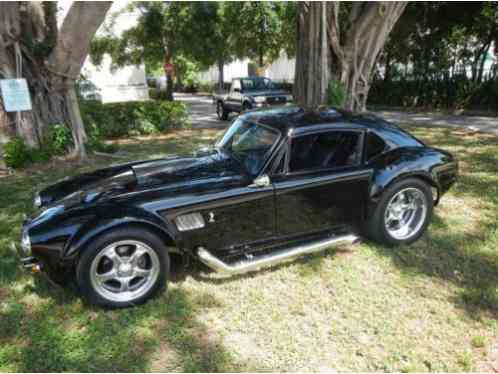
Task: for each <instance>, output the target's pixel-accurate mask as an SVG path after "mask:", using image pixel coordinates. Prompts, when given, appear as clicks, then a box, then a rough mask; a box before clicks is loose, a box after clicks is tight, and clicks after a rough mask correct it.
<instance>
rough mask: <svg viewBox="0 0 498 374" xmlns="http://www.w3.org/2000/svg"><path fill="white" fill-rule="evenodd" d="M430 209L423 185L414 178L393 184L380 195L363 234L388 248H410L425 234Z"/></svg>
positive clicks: (429, 194) (429, 193)
mask: <svg viewBox="0 0 498 374" xmlns="http://www.w3.org/2000/svg"><path fill="white" fill-rule="evenodd" d="M433 205H434V202H433V200H432V191H431V187H430V186H429V185H428V184H427V183H425V182H423V181H422V180H420V179H417V178H407V179H403V180H400V181H398V182H395V183H394V184H393V185H391V186H390V187H388V188H387V189H386V190H385V191H384V192H383V193H382V196H381V198H380V201H379V203H378V204H377V206H376V207H375V210H374V212H373V214H372V215H371V216H370V218H369V219H368V220H367V222H366V225H365V231H366V234H367V236H369V237H370V238H371V239H373V240H375V241H377V242H379V243H382V244H385V245H388V246H396V245H401V244H411V243H413V242H415V241H416V240H418V239H419V238H420V237H421V236H422V235H423V234H424V232H425V231H426V229H427V226H428V225H429V223H430V220H431V217H432V210H433Z"/></svg>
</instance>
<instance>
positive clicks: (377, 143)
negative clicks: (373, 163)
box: [365, 131, 387, 162]
mask: <svg viewBox="0 0 498 374" xmlns="http://www.w3.org/2000/svg"><path fill="white" fill-rule="evenodd" d="M386 147H387V144H386V142H385V141H384V140H383V139H382V138H381V137H380V136H378V135H377V134H375V133H373V132H371V131H369V132H368V133H367V140H366V154H365V160H366V161H367V162H368V161H370V160H371V159H373V158H374V157H376V156H378V155H380V154H381V153H382V152H384V151H385V149H386Z"/></svg>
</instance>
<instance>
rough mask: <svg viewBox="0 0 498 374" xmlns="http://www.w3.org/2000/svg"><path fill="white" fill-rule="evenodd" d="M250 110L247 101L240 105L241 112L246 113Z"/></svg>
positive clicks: (250, 106)
mask: <svg viewBox="0 0 498 374" xmlns="http://www.w3.org/2000/svg"><path fill="white" fill-rule="evenodd" d="M251 109H252V105H251V103H248V102H247V101H246V102H245V103H244V104H242V112H247V111H248V110H251Z"/></svg>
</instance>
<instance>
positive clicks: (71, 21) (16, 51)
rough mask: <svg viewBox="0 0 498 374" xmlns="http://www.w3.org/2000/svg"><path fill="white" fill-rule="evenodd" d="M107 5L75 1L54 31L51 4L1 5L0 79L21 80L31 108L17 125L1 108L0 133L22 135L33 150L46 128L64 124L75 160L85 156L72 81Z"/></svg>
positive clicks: (53, 9)
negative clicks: (25, 87)
mask: <svg viewBox="0 0 498 374" xmlns="http://www.w3.org/2000/svg"><path fill="white" fill-rule="evenodd" d="M110 6H111V3H110V2H85V3H78V2H74V3H73V5H72V6H71V8H70V10H69V12H68V14H67V16H66V18H65V19H64V23H63V25H62V28H61V30H60V31H59V32H58V31H57V26H56V25H57V20H56V11H57V9H56V4H55V3H44V2H27V3H24V2H23V3H20V2H10V3H5V2H0V78H15V77H16V76H17V75H19V76H20V77H22V78H26V80H27V82H28V85H29V88H30V91H31V92H32V96H31V101H32V106H33V110H32V111H30V112H23V113H22V121H16V114H15V113H6V112H5V111H4V108H3V106H1V105H0V133H4V134H5V133H7V134H16V135H19V136H22V137H23V138H24V139H25V140H26V142H27V143H28V144H30V145H32V146H34V145H37V144H40V141H41V140H42V138H43V134H44V132H45V130H46V127H47V126H48V125H49V124H53V123H64V124H66V125H68V126H70V128H71V130H72V133H73V139H74V142H75V151H76V153H77V155H78V156H79V157H80V158H82V159H84V158H85V157H86V152H85V147H84V141H85V138H86V134H85V129H84V126H83V122H82V120H81V115H80V112H79V105H78V101H77V99H76V93H75V91H74V82H75V80H76V79H77V78H78V77H79V73H80V71H81V68H82V66H83V63H84V61H85V58H86V56H87V54H88V49H89V45H90V41H91V39H92V37H93V35H94V34H95V32H96V31H97V29H98V27H99V26H100V24H101V23H102V22H103V20H104V17H105V14H106V12H107V10H108V9H109V7H110ZM82 25H84V31H82V30H83V29H82V27H81V26H82ZM36 47H38V48H36ZM16 56H17V57H16ZM21 64H22V66H20V65H21ZM16 122H17V126H15V125H14V124H16ZM0 136H1V135H0Z"/></svg>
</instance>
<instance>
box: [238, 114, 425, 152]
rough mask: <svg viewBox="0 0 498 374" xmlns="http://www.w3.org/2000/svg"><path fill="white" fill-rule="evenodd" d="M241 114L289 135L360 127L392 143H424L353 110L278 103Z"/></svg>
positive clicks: (397, 128) (404, 144)
mask: <svg viewBox="0 0 498 374" xmlns="http://www.w3.org/2000/svg"><path fill="white" fill-rule="evenodd" d="M241 118H244V119H247V120H252V121H255V122H257V123H260V124H262V125H266V126H270V127H272V128H275V129H277V130H279V131H280V132H281V133H282V134H287V135H292V136H297V135H302V134H306V133H311V132H315V131H320V130H333V129H350V130H358V129H360V130H371V131H373V132H374V133H376V134H377V135H379V136H381V137H382V138H383V139H384V140H386V141H387V142H388V143H390V144H391V145H393V146H421V145H424V144H423V143H422V142H421V141H419V140H418V139H416V138H415V137H413V136H412V135H410V134H408V133H407V132H405V131H404V130H403V129H401V128H400V127H398V126H397V125H395V124H393V123H391V122H388V121H386V120H384V119H382V118H380V117H378V116H375V115H373V114H371V113H362V114H353V113H351V112H348V111H344V110H340V109H336V108H331V107H324V108H321V109H320V110H318V111H306V110H304V109H302V108H300V107H298V106H282V107H275V108H271V109H260V110H253V111H250V112H247V113H245V114H242V115H241Z"/></svg>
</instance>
